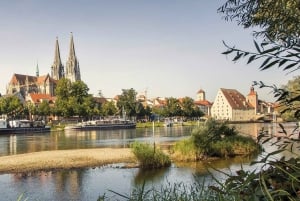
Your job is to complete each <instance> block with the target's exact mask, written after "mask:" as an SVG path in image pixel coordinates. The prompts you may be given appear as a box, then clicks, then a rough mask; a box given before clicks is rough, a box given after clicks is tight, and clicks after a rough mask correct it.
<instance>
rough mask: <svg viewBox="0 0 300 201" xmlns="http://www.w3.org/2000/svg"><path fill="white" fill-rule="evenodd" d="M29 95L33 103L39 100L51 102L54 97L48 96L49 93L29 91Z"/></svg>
mask: <svg viewBox="0 0 300 201" xmlns="http://www.w3.org/2000/svg"><path fill="white" fill-rule="evenodd" d="M29 96H30V98H31V100H32V101H33V102H34V103H40V102H41V100H48V101H49V102H50V103H51V102H52V103H53V102H54V101H55V99H56V98H55V97H54V96H50V95H49V94H34V93H30V94H29Z"/></svg>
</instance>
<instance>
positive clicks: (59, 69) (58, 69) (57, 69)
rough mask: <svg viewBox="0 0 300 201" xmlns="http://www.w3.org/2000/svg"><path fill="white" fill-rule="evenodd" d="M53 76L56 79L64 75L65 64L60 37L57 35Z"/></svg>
mask: <svg viewBox="0 0 300 201" xmlns="http://www.w3.org/2000/svg"><path fill="white" fill-rule="evenodd" d="M51 77H52V78H53V79H55V80H60V79H61V78H63V77H64V66H63V65H62V62H61V59H60V51H59V44H58V37H56V42H55V52H54V62H53V65H52V66H51Z"/></svg>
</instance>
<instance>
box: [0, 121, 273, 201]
mask: <svg viewBox="0 0 300 201" xmlns="http://www.w3.org/2000/svg"><path fill="white" fill-rule="evenodd" d="M236 127H237V129H238V130H240V131H241V133H243V134H249V135H252V136H254V137H255V136H256V135H257V132H258V131H259V130H260V129H261V128H262V127H264V128H265V129H266V130H268V131H269V132H276V130H277V129H278V127H277V126H274V125H273V124H239V125H236ZM192 129H193V128H192V127H173V128H155V129H154V132H153V129H152V128H150V129H133V130H112V131H89V132H52V133H51V134H38V135H36V134H32V135H27V134H26V135H12V136H0V155H2V156H4V155H12V154H21V153H28V152H36V151H43V150H60V149H79V148H96V147H128V144H129V143H131V142H133V141H142V142H153V141H155V142H156V143H168V142H172V141H177V140H179V139H182V138H185V137H187V136H189V135H190V133H191V130H192ZM251 160H252V159H251V158H234V159H229V160H218V161H214V162H212V163H210V164H209V166H213V167H215V168H217V169H220V170H223V171H235V170H237V169H239V168H240V167H241V164H243V167H244V168H245V169H247V168H250V167H249V166H248V164H249V162H250V161H251ZM0 165H1V161H0ZM119 165H122V164H115V165H114V166H106V167H101V168H95V169H91V168H90V169H81V170H69V171H55V172H53V171H52V172H38V173H32V174H31V175H22V174H4V175H0V186H1V188H0V194H1V196H0V200H13V201H15V200H17V197H18V196H19V195H21V194H24V196H25V197H27V198H28V200H43V201H44V200H45V201H46V200H58V201H60V200H97V198H98V196H99V195H103V194H104V193H105V195H106V196H108V197H110V198H111V200H122V198H121V197H119V196H117V195H115V194H113V193H111V192H110V191H108V190H113V191H116V192H119V193H123V194H129V193H130V192H131V190H132V189H133V188H136V187H140V186H142V185H143V182H144V181H146V185H147V186H157V187H158V188H159V187H160V186H161V185H168V184H172V183H174V182H176V183H179V182H183V183H185V184H187V185H192V184H193V183H194V182H197V181H199V179H203V178H205V179H206V181H207V182H210V181H211V178H210V174H208V173H207V167H208V166H207V164H204V163H201V162H198V163H178V164H173V165H172V167H170V168H166V169H162V170H155V171H141V170H140V169H138V168H132V169H121V168H118V166H119ZM212 172H213V174H214V175H215V176H216V177H217V178H219V179H222V177H223V175H222V174H220V173H218V172H214V171H212Z"/></svg>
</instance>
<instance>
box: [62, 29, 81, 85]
mask: <svg viewBox="0 0 300 201" xmlns="http://www.w3.org/2000/svg"><path fill="white" fill-rule="evenodd" d="M65 78H67V79H69V80H71V82H75V81H77V80H81V76H80V69H79V62H78V60H77V57H76V54H75V47H74V40H73V34H72V32H71V41H70V52H69V58H68V61H67V65H66V74H65Z"/></svg>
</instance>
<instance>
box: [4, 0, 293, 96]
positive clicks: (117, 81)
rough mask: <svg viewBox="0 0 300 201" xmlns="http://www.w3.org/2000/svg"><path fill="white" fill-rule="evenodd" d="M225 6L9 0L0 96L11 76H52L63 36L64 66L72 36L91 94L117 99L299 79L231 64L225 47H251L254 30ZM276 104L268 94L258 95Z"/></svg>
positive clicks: (139, 0) (174, 1)
mask: <svg viewBox="0 0 300 201" xmlns="http://www.w3.org/2000/svg"><path fill="white" fill-rule="evenodd" d="M223 2H224V1H223V0H222V1H220V0H216V1H204V0H184V1H182V0H163V1H162V0H151V1H146V0H109V1H104V0H89V1H85V0H59V1H58V0H52V1H46V0H18V1H17V0H10V1H1V2H0V27H1V31H0V68H1V79H0V92H1V93H2V94H5V88H6V85H7V83H8V82H9V81H10V79H11V77H12V75H13V73H19V74H28V75H35V69H36V65H37V63H38V65H39V69H40V74H41V75H44V74H47V73H50V72H51V71H50V67H51V65H52V64H53V59H54V46H55V39H56V37H58V40H59V45H60V51H61V58H62V61H63V63H64V65H65V63H66V61H67V56H68V53H69V42H70V32H73V36H74V43H75V49H76V55H77V58H78V60H79V63H80V68H81V78H82V80H83V81H84V82H85V83H86V84H87V85H88V87H89V88H90V93H92V94H97V93H98V90H101V91H102V93H103V95H104V96H105V97H114V96H115V95H117V94H120V93H121V91H122V89H128V88H133V89H135V90H136V91H137V92H143V91H145V90H147V94H148V97H149V98H153V97H176V98H179V97H184V96H189V97H191V98H194V99H195V98H196V92H197V91H198V90H199V89H200V88H201V89H203V90H205V91H206V98H207V99H208V100H209V101H214V98H215V96H216V94H217V91H218V89H219V88H232V89H237V90H238V91H240V92H241V93H243V94H244V95H247V93H248V92H249V88H250V86H251V84H252V81H255V80H257V81H260V80H262V81H264V82H266V83H268V84H277V85H281V84H285V83H286V82H287V81H288V80H289V79H292V77H293V75H286V73H284V72H282V71H280V70H278V69H275V68H274V69H270V70H268V71H263V72H261V71H259V70H258V67H257V66H256V65H258V64H259V63H256V65H255V64H254V65H245V62H238V63H233V62H232V61H231V60H230V58H227V57H226V56H224V55H222V54H221V52H222V51H224V50H225V47H224V45H223V43H222V41H223V40H224V41H226V43H228V44H230V45H236V46H237V47H241V48H244V49H247V50H251V49H253V38H252V36H251V31H250V30H244V29H242V28H241V27H238V26H237V25H236V23H233V22H226V21H224V20H223V19H222V16H221V15H220V14H218V13H217V8H218V7H219V6H221V5H222V3H223ZM257 92H258V95H259V98H260V99H262V100H267V101H271V100H273V99H272V95H271V94H269V93H268V92H269V90H261V89H257Z"/></svg>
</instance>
